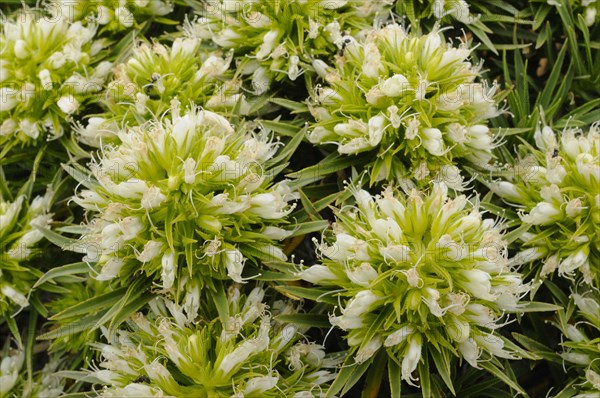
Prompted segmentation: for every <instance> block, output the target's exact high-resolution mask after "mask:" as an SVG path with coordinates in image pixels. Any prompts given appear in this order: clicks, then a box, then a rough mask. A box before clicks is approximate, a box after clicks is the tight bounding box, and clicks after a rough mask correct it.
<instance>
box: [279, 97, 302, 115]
mask: <svg viewBox="0 0 600 398" xmlns="http://www.w3.org/2000/svg"><path fill="white" fill-rule="evenodd" d="M271 102H272V103H274V104H276V105H279V106H281V107H283V108H285V109H289V110H290V111H292V113H293V114H294V113H306V112H308V106H306V104H303V103H302V102H298V101H292V100H289V99H285V98H271Z"/></svg>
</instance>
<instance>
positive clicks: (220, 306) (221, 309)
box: [211, 282, 229, 325]
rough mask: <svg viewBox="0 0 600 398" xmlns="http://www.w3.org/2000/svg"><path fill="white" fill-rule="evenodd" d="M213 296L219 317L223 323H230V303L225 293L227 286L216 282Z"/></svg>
mask: <svg viewBox="0 0 600 398" xmlns="http://www.w3.org/2000/svg"><path fill="white" fill-rule="evenodd" d="M211 297H212V299H213V302H214V303H215V307H216V309H217V313H218V314H219V319H220V320H221V322H222V323H223V325H229V303H228V302H227V296H226V295H225V288H224V287H223V285H222V284H221V283H220V282H218V283H215V292H214V294H212V295H211Z"/></svg>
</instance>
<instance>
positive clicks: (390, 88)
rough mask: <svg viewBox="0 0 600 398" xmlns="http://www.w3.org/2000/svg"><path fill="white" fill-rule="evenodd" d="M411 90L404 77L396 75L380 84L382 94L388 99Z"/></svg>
mask: <svg viewBox="0 0 600 398" xmlns="http://www.w3.org/2000/svg"><path fill="white" fill-rule="evenodd" d="M409 88H410V85H409V83H408V80H407V79H406V77H404V75H401V74H395V75H393V76H392V77H390V78H388V79H386V80H385V81H383V82H382V83H381V84H380V89H381V92H382V93H383V94H384V95H386V96H388V97H398V96H400V95H402V94H403V93H404V91H406V90H407V89H409Z"/></svg>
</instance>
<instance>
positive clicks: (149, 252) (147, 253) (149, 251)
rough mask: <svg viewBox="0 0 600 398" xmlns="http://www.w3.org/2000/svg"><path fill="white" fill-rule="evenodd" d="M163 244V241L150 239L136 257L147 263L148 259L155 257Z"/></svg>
mask: <svg viewBox="0 0 600 398" xmlns="http://www.w3.org/2000/svg"><path fill="white" fill-rule="evenodd" d="M162 246H163V244H162V243H161V242H157V241H154V240H149V241H148V242H146V244H145V245H144V249H143V250H142V252H141V253H140V254H138V255H136V259H137V260H138V261H141V262H143V263H147V262H148V261H150V260H152V259H154V258H155V257H156V256H158V254H159V253H160V250H161V249H162Z"/></svg>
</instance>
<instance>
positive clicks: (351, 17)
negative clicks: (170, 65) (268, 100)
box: [195, 0, 392, 94]
mask: <svg viewBox="0 0 600 398" xmlns="http://www.w3.org/2000/svg"><path fill="white" fill-rule="evenodd" d="M391 3H392V1H387V0H384V1H373V2H355V1H337V0H336V1H328V0H308V1H300V0H282V1H264V2H260V1H254V0H233V1H232V0H219V1H208V2H206V3H205V4H204V7H203V9H202V11H201V12H199V15H200V18H199V19H198V20H197V21H196V23H195V33H196V35H198V37H201V38H204V39H209V40H212V42H213V43H214V44H215V45H217V46H219V47H221V48H226V49H233V50H234V51H235V53H236V55H238V56H239V58H240V60H241V64H240V68H241V69H240V70H241V71H242V73H243V74H248V75H250V74H251V75H252V85H253V88H254V92H255V93H257V94H262V93H264V92H265V91H267V90H268V89H269V87H270V86H271V82H272V81H273V80H276V81H281V80H283V79H289V80H291V81H295V80H296V79H297V78H298V77H299V76H300V75H302V74H303V73H305V72H306V71H307V70H312V67H311V61H312V59H313V58H315V57H330V56H331V55H332V54H334V53H335V52H336V50H337V49H338V48H340V47H341V46H343V43H342V36H343V34H344V33H345V32H357V31H359V30H361V29H365V28H369V27H370V26H372V25H373V23H377V22H376V21H377V20H378V19H382V20H384V19H386V18H387V14H388V13H389V9H390V8H391Z"/></svg>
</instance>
